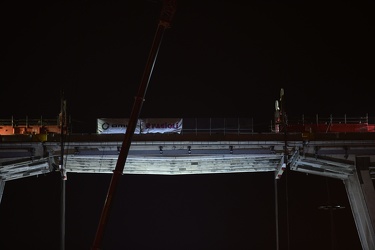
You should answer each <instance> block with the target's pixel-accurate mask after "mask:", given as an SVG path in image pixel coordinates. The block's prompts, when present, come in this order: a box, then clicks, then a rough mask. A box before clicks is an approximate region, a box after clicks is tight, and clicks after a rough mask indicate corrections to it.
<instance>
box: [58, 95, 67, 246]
mask: <svg viewBox="0 0 375 250" xmlns="http://www.w3.org/2000/svg"><path fill="white" fill-rule="evenodd" d="M65 116H66V106H65V100H64V93H63V92H61V103H60V115H59V117H60V173H61V208H60V212H61V232H60V249H61V250H64V249H65V181H66V172H65V166H64V127H65Z"/></svg>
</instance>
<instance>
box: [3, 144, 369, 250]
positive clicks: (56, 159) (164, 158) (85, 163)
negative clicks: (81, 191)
mask: <svg viewBox="0 0 375 250" xmlns="http://www.w3.org/2000/svg"><path fill="white" fill-rule="evenodd" d="M121 145H122V142H121V141H111V140H109V141H74V142H69V143H66V144H65V145H64V147H63V149H64V151H63V154H61V153H62V151H61V143H60V142H59V141H58V140H57V141H44V142H34V141H30V142H5V143H4V142H3V143H2V144H0V164H1V165H0V202H1V197H2V193H3V191H4V186H5V182H6V181H10V180H15V179H19V178H25V177H30V176H37V175H40V174H48V173H50V172H52V171H61V166H60V162H61V161H60V158H61V155H63V156H64V160H63V165H64V166H63V168H62V169H63V170H64V171H63V173H65V174H67V176H68V174H69V173H104V174H111V173H112V172H113V170H114V169H115V166H116V164H117V158H118V154H119V150H120V148H121ZM285 145H286V147H285ZM284 159H287V160H286V161H287V162H286V163H287V166H288V167H289V169H290V170H292V171H299V172H304V173H309V174H315V175H321V176H326V177H331V178H336V179H341V180H343V181H344V183H345V187H346V189H347V194H348V198H349V201H350V203H351V208H352V212H353V216H354V219H355V222H356V226H357V229H358V233H359V236H360V240H361V243H362V246H363V249H374V246H375V233H374V225H375V218H374V216H375V201H374V200H375V192H374V186H373V181H372V179H374V170H375V167H374V165H375V164H374V162H375V143H374V140H369V141H364V140H349V141H348V140H344V141H342V140H328V141H305V140H289V141H288V142H287V144H285V141H282V140H237V141H236V140H210V141H193V140H189V141H173V140H170V141H156V140H152V141H134V142H132V145H131V147H130V151H129V155H128V157H127V160H126V163H125V168H124V174H155V175H185V174H219V173H241V172H269V171H274V172H275V178H276V177H277V175H278V173H280V168H281V167H282V165H283V163H284Z"/></svg>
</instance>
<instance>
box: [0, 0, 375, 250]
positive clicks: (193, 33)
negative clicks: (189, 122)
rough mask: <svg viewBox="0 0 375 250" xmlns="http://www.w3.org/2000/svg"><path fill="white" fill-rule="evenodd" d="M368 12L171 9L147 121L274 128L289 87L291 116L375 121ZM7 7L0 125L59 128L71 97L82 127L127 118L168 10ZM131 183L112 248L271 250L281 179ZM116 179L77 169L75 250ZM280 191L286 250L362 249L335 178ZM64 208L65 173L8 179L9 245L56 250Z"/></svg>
mask: <svg viewBox="0 0 375 250" xmlns="http://www.w3.org/2000/svg"><path fill="white" fill-rule="evenodd" d="M374 5H375V4H374V2H373V1H321V2H314V3H309V4H308V3H300V1H248V2H247V3H244V1H237V2H234V1H228V0H222V1H212V0H210V1H187V0H181V1H178V0H177V10H176V13H175V16H174V18H173V21H172V24H171V28H169V29H167V30H166V32H165V34H164V37H163V40H162V42H161V46H160V49H159V54H158V57H157V60H156V63H155V67H154V70H153V73H152V77H151V80H150V82H149V86H148V90H147V94H146V97H145V102H144V104H143V108H142V112H141V117H145V118H151V117H164V118H168V117H249V118H253V119H254V121H255V123H257V124H269V123H270V121H271V120H272V119H273V115H274V113H273V112H274V105H275V100H276V99H279V93H280V89H281V88H284V90H285V96H284V97H285V108H286V112H287V114H288V115H289V117H300V116H302V115H305V116H314V115H316V114H319V115H321V116H328V115H330V114H332V115H334V116H344V115H348V116H353V117H360V116H365V115H366V114H368V115H369V117H370V118H374V117H375V110H374V105H373V102H374V91H373V89H374V88H373V84H374V82H375V75H374V73H373V71H374V68H375V67H374V66H375V60H374V58H375V48H374V44H375V31H374V25H373V23H375V20H374V19H375V17H374V15H373V10H374ZM1 6H2V7H1V15H0V18H1V37H2V39H1V40H2V46H1V56H0V60H1V65H2V67H1V72H2V73H1V77H0V81H1V87H2V88H1V91H0V118H1V119H7V118H11V117H12V116H13V117H15V118H24V117H26V116H28V117H29V118H39V117H41V116H42V117H45V118H55V117H56V116H57V115H58V113H59V112H60V98H61V94H62V92H63V93H64V98H65V99H66V101H67V112H68V115H69V116H70V117H71V118H72V126H73V129H75V128H77V129H78V130H79V132H87V133H92V132H95V128H96V119H97V118H101V117H108V118H111V117H113V118H127V117H129V116H130V112H131V109H132V105H133V102H134V96H135V95H136V93H137V89H138V86H139V84H140V81H141V78H142V74H143V71H144V68H145V65H146V61H147V57H148V54H149V52H150V48H151V44H152V40H153V37H154V34H155V32H156V28H157V24H158V19H159V16H160V10H161V1H157V0H138V1H27V2H26V1H21V2H19V1H9V2H7V3H3V4H2V5H1ZM284 177H285V178H284ZM122 178H123V180H122V181H121V187H120V189H119V192H118V193H119V198H118V199H117V200H116V205H115V206H114V211H113V214H115V215H116V216H113V217H111V221H110V223H109V228H108V234H107V235H106V238H105V241H104V243H105V247H103V249H163V250H167V249H173V250H176V249H179V250H184V249H189V250H190V249H194V250H198V249H215V250H217V249H275V246H276V240H275V231H276V230H275V196H274V192H275V186H274V173H258V174H250V173H249V174H229V175H227V174H219V175H199V176H173V177H172V176H151V175H143V176H142V175H131V176H129V175H124V176H123V177H122ZM109 180H110V175H100V176H98V175H87V174H84V175H83V174H69V175H68V181H67V208H66V209H67V211H66V213H67V215H66V216H67V218H66V248H67V249H73V250H75V249H89V248H90V247H91V244H92V241H93V239H94V234H95V231H96V227H97V223H98V220H99V216H100V212H101V209H102V204H103V203H104V198H105V194H106V192H107V188H108V184H109ZM279 189H280V190H279V199H280V200H279V205H280V208H279V209H280V214H281V215H282V216H283V218H281V219H280V230H283V232H280V234H281V235H280V241H281V242H280V243H281V245H282V246H283V247H284V248H282V249H298V250H299V249H320V250H323V249H334V248H333V247H336V249H348V250H356V249H361V247H360V243H359V239H358V235H357V232H356V228H355V225H354V220H353V217H352V215H351V211H350V205H349V204H348V200H347V197H346V192H345V188H344V184H343V183H342V182H341V181H340V180H334V179H327V178H322V177H317V176H312V175H305V174H301V173H295V172H294V173H293V172H290V173H288V174H287V175H285V176H283V178H282V179H281V180H280V182H279ZM59 200H60V176H59V175H58V173H56V174H54V173H52V174H50V175H48V176H39V177H31V178H24V179H22V180H16V181H11V182H8V183H6V185H5V190H4V195H3V198H2V202H1V204H0V225H1V229H0V230H1V233H0V249H2V250H6V249H21V248H23V249H25V248H27V249H38V250H40V249H48V250H51V249H59V241H60V239H59V237H60V232H59V231H60V218H59V216H60V203H59V202H60V201H59ZM327 202H334V203H340V205H342V206H345V207H346V209H342V210H339V211H335V212H334V215H332V216H330V214H329V212H328V211H322V210H319V209H318V207H319V206H321V205H324V204H326V203H327ZM332 221H333V222H332ZM287 231H288V232H289V233H286V232H287ZM14 238H16V239H14Z"/></svg>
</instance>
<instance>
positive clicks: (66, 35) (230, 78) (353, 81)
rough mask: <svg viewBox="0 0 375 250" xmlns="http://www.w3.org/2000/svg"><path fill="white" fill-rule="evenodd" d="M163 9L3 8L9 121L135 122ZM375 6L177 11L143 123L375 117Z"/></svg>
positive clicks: (190, 7)
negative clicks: (278, 114) (279, 110)
mask: <svg viewBox="0 0 375 250" xmlns="http://www.w3.org/2000/svg"><path fill="white" fill-rule="evenodd" d="M160 7H161V2H159V1H156V0H153V1H151V0H148V1H146V0H144V1H125V2H124V1H111V2H110V3H107V2H99V1H75V2H74V3H70V2H66V1H55V2H54V1H52V2H47V1H41V2H25V3H23V4H18V3H17V4H16V3H14V2H10V3H6V4H5V5H4V6H3V7H2V12H3V14H4V15H2V20H3V21H2V34H3V35H2V37H3V39H2V40H3V41H5V44H4V43H3V46H2V48H3V49H2V52H1V59H0V60H1V61H2V65H3V67H2V72H3V73H2V77H1V81H2V83H3V84H2V86H3V88H2V91H1V98H0V99H1V104H2V105H1V107H2V117H9V116H11V115H14V116H17V117H18V116H22V117H24V116H29V117H32V116H37V117H39V116H44V117H51V116H55V115H56V114H58V112H59V109H60V96H61V90H62V89H63V90H64V96H65V98H66V99H67V105H68V111H69V114H70V115H71V116H72V117H73V118H75V119H77V120H80V119H83V118H87V119H88V118H90V119H93V122H95V119H96V118H98V117H129V115H130V112H131V107H132V105H133V101H134V96H135V95H136V92H137V89H138V86H139V84H140V81H141V77H142V73H143V70H144V68H145V65H146V60H147V56H148V53H149V51H150V48H151V43H152V39H153V37H154V34H155V31H156V27H157V23H158V21H157V20H158V18H159V15H160ZM373 7H374V3H373V2H371V1H363V2H362V1H359V2H358V1H352V2H351V1H324V4H323V2H322V3H311V4H308V3H299V2H298V1H297V2H293V1H250V2H248V3H243V2H237V3H235V2H233V1H200V2H199V3H195V2H194V1H178V2H177V11H176V14H175V17H174V19H173V21H172V27H171V28H170V29H168V30H167V31H166V32H165V35H164V38H163V40H162V43H161V48H160V50H159V55H158V57H157V60H156V65H155V68H154V70H153V74H152V77H151V80H150V84H149V87H148V90H147V93H146V101H145V103H144V105H143V109H142V116H143V117H175V116H177V117H181V116H184V117H198V116H199V117H211V116H224V117H238V116H241V117H253V118H254V120H255V121H259V122H262V121H266V122H268V121H270V120H271V119H273V111H274V103H275V100H276V99H278V98H279V92H280V89H281V88H284V89H285V99H286V108H287V111H288V113H289V115H290V116H298V117H299V116H302V115H303V114H304V115H315V114H321V115H328V114H333V115H338V116H341V115H344V114H348V115H354V116H363V115H365V114H366V113H368V114H369V115H370V116H371V115H373V113H374V111H373V109H372V107H373V105H372V100H373V95H372V91H371V90H372V87H371V86H372V84H373V83H374V74H373V73H372V71H373V68H374V66H375V65H374V60H373V58H374V55H375V49H374V46H373V44H374V42H375V41H374V38H375V37H374V36H375V35H374V26H373V25H372V24H373V23H374V17H373V15H372V10H373Z"/></svg>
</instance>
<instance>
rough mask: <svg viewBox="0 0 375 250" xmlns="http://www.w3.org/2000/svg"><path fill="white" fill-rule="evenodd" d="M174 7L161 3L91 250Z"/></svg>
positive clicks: (98, 239) (102, 225) (98, 240)
mask: <svg viewBox="0 0 375 250" xmlns="http://www.w3.org/2000/svg"><path fill="white" fill-rule="evenodd" d="M175 5H176V4H175V1H171V0H169V1H168V0H165V1H163V8H162V13H161V17H160V19H159V24H158V27H157V30H156V34H155V36H154V40H153V43H152V46H151V51H150V54H149V57H148V60H147V64H146V68H145V70H144V72H143V76H142V80H141V84H140V86H139V89H138V93H137V96H136V97H135V100H134V105H133V109H132V112H131V114H130V119H129V124H128V127H127V129H126V133H125V137H124V140H123V142H122V146H121V150H120V154H119V157H118V159H117V163H116V167H115V170H114V171H113V175H112V179H111V182H110V185H109V188H108V192H107V197H106V199H105V203H104V207H103V210H102V213H101V217H100V221H99V225H98V228H97V231H96V235H95V239H94V242H93V245H92V248H91V249H93V250H94V249H100V246H101V243H102V239H103V235H104V229H105V226H106V225H107V221H108V215H109V211H110V208H111V205H112V203H113V198H114V195H115V191H116V188H117V185H118V182H119V180H120V177H121V175H122V173H123V170H124V166H125V162H126V158H127V156H128V152H129V149H130V145H131V140H132V137H133V134H134V131H135V128H136V126H137V121H138V117H139V114H140V112H141V109H142V105H143V101H144V97H145V94H146V90H147V87H148V83H149V81H150V78H151V73H152V70H153V68H154V65H155V61H156V57H157V54H158V51H159V48H160V43H161V40H162V38H163V34H164V31H165V29H166V28H169V26H170V22H171V20H172V17H173V15H174V13H175V8H176V6H175Z"/></svg>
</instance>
